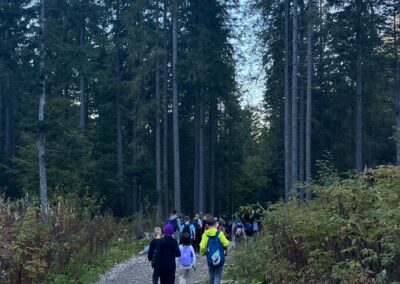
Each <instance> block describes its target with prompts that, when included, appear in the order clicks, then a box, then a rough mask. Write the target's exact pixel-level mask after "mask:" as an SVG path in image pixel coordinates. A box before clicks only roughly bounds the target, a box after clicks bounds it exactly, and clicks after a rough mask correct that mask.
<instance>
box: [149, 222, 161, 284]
mask: <svg viewBox="0 0 400 284" xmlns="http://www.w3.org/2000/svg"><path fill="white" fill-rule="evenodd" d="M161 236H162V232H161V228H160V227H155V228H154V232H153V240H152V241H151V243H150V247H149V253H148V258H149V261H150V262H151V266H152V267H153V284H158V278H159V277H160V274H159V272H158V268H157V267H155V265H154V260H155V258H154V255H155V254H156V252H157V250H158V248H159V245H160V242H161Z"/></svg>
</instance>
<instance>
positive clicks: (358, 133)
mask: <svg viewBox="0 0 400 284" xmlns="http://www.w3.org/2000/svg"><path fill="white" fill-rule="evenodd" d="M361 5H362V0H356V10H357V32H356V41H357V70H356V72H357V78H356V170H357V173H361V172H362V163H363V159H362V129H363V122H362V103H363V95H362V61H363V58H362V39H361V32H362V31H361V29H362V27H361V25H362V24H361V13H362V11H361V10H362V7H361Z"/></svg>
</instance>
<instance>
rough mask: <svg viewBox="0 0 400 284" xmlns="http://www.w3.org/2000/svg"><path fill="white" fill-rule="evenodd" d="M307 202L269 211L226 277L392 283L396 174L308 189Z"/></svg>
mask: <svg viewBox="0 0 400 284" xmlns="http://www.w3.org/2000/svg"><path fill="white" fill-rule="evenodd" d="M313 194H314V196H315V198H314V199H313V200H312V201H310V202H308V203H303V204H298V203H297V202H296V201H292V202H290V203H288V204H284V203H282V202H281V203H278V204H275V205H271V206H269V208H268V210H266V211H265V212H264V218H263V225H264V230H263V233H262V234H261V236H259V237H257V238H256V239H253V240H252V241H250V243H249V244H248V245H247V246H245V247H242V248H238V251H237V253H235V256H234V257H233V259H232V261H231V265H230V269H229V274H230V276H231V277H233V278H235V279H236V280H239V282H240V281H242V282H243V283H366V284H368V283H391V282H396V281H400V269H399V267H400V238H399V236H400V170H399V169H398V168H395V167H380V168H377V169H375V170H370V171H368V172H367V173H366V174H365V175H363V176H362V177H351V178H346V179H339V178H333V179H330V181H329V182H324V184H322V185H313Z"/></svg>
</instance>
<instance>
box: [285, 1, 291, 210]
mask: <svg viewBox="0 0 400 284" xmlns="http://www.w3.org/2000/svg"><path fill="white" fill-rule="evenodd" d="M289 2H290V0H285V67H284V68H285V71H284V72H285V74H284V80H285V81H284V84H285V126H284V128H285V129H284V131H285V201H286V202H287V201H288V200H289V196H290V188H291V179H292V177H291V176H292V165H291V154H292V153H291V147H290V145H291V116H290V109H291V108H290V101H291V98H290V92H289V16H290V15H289V13H290V9H289Z"/></svg>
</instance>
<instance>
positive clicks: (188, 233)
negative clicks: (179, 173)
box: [148, 211, 230, 284]
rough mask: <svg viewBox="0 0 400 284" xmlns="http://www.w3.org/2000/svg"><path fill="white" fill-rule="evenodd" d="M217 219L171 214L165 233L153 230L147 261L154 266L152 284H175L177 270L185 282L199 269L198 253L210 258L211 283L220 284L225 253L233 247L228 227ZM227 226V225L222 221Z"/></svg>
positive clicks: (208, 260)
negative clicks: (227, 230) (191, 217)
mask: <svg viewBox="0 0 400 284" xmlns="http://www.w3.org/2000/svg"><path fill="white" fill-rule="evenodd" d="M220 221H222V220H219V221H218V220H217V218H215V217H214V216H212V215H210V214H207V215H205V216H204V217H203V218H200V216H199V215H196V216H195V217H194V219H193V220H191V219H190V217H189V216H184V217H183V218H182V217H178V215H177V214H176V211H174V212H172V213H171V215H170V217H169V218H168V219H167V220H166V223H165V226H164V228H163V230H162V229H161V227H156V228H154V232H153V240H152V241H151V243H150V246H149V251H148V259H149V261H150V262H151V265H152V267H153V283H159V282H158V281H159V280H160V282H161V284H174V283H175V273H176V269H177V267H178V269H179V273H180V277H181V278H182V279H184V281H186V280H187V279H188V277H189V275H190V273H192V271H194V270H195V268H196V263H197V262H196V254H199V253H200V254H201V255H205V256H206V258H207V265H208V272H209V282H208V283H209V284H220V282H221V278H222V271H223V266H224V262H225V254H226V250H227V248H228V246H229V244H230V241H229V240H228V238H227V236H226V228H225V227H224V226H223V224H221V222H220ZM222 223H224V222H222Z"/></svg>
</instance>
